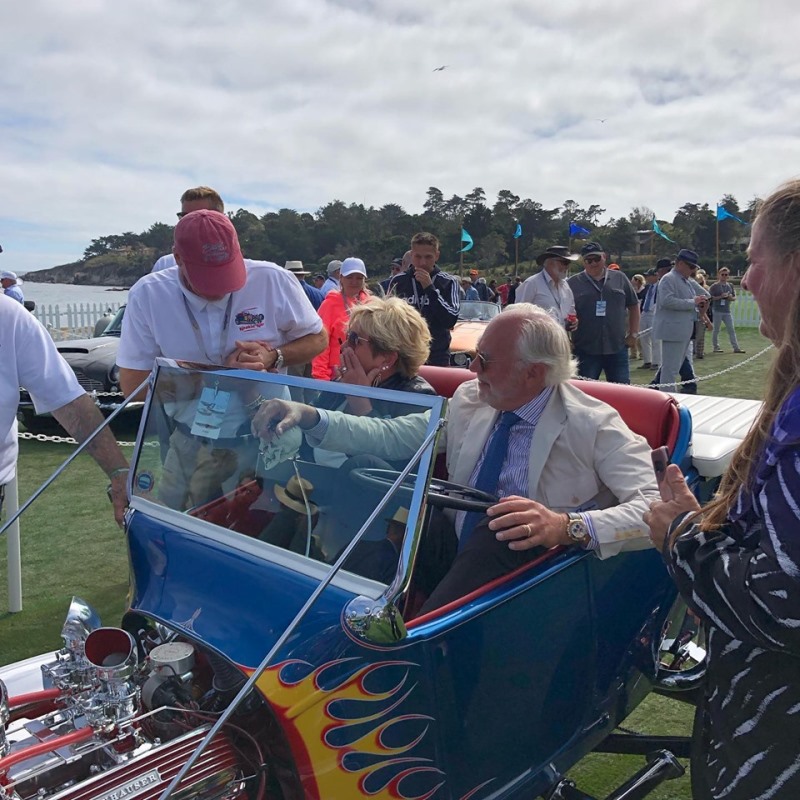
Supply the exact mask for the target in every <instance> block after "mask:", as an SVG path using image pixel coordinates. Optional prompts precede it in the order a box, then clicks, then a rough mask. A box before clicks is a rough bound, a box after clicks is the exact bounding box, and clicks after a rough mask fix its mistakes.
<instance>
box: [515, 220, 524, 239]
mask: <svg viewBox="0 0 800 800" xmlns="http://www.w3.org/2000/svg"><path fill="white" fill-rule="evenodd" d="M520 236H522V225H520V224H519V222H518V223H517V229H516V230H515V231H514V238H515V239H519V237H520Z"/></svg>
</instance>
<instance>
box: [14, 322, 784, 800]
mask: <svg viewBox="0 0 800 800" xmlns="http://www.w3.org/2000/svg"><path fill="white" fill-rule="evenodd" d="M737 334H738V337H739V343H740V346H741V347H743V348H744V349H745V350H747V355H738V354H734V353H731V352H730V347H729V346H728V343H727V340H726V341H725V348H726V350H727V352H726V353H723V354H714V353H712V352H711V349H712V348H711V337H710V335H708V336H707V337H706V356H705V358H704V359H703V360H702V361H697V362H696V363H695V370H696V372H697V374H698V375H699V376H700V377H701V378H702V377H703V376H706V375H711V374H712V373H717V372H720V371H722V370H725V369H727V368H729V367H732V366H735V365H737V364H740V363H741V362H742V361H744V360H745V359H749V358H750V357H751V356H753V355H755V354H756V353H758V352H759V351H761V350H763V349H764V348H765V347H767V345H768V342H767V341H766V340H765V339H764V338H763V337H762V336H761V335H760V334H759V333H758V331H757V330H756V329H752V328H751V329H747V328H742V329H740V330H738V331H737ZM773 356H774V350H770V351H768V352H766V353H764V354H762V355H761V356H759V357H758V358H756V359H754V360H753V361H751V362H750V363H748V364H746V365H744V366H742V367H741V368H737V369H735V370H734V371H732V372H729V373H726V374H724V375H721V376H719V377H715V378H712V379H710V380H707V381H701V383H700V385H699V391H700V393H701V394H707V395H715V396H732V397H746V398H759V397H760V396H761V392H762V391H763V387H764V380H765V375H766V372H767V368H768V366H769V364H770V363H771V360H772V358H773ZM640 363H641V362H636V361H632V362H631V376H632V380H633V382H634V383H636V384H640V385H644V384H646V383H648V382H649V381H650V380H651V379H652V376H653V373H652V372H649V371H645V370H639V369H637V366H638V365H639V364H640ZM119 435H120V437H122V438H124V439H125V440H130V439H131V438H132V436H133V434H132V433H131V432H130V431H127V430H126V431H123V432H120V434H119ZM71 451H72V447H71V446H70V445H65V444H56V443H50V442H47V443H43V442H38V441H23V442H21V446H20V459H19V478H20V501H21V502H23V501H24V500H25V498H27V497H28V496H29V495H30V494H31V493H32V492H33V491H34V490H35V489H36V488H37V487H38V486H40V485H41V483H42V482H43V481H44V480H45V479H46V478H47V477H48V476H49V475H50V474H51V473H52V472H53V471H54V470H55V468H56V467H57V466H58V465H59V464H60V463H61V462H62V461H63V460H64V459H65V458H66V457H67V456H68V455H69V453H70V452H71ZM128 455H130V452H128ZM105 486H106V481H105V479H104V476H103V475H102V473H101V472H100V470H99V468H98V467H97V465H96V464H95V463H94V461H93V460H92V459H91V458H89V457H88V456H81V457H80V458H79V459H78V460H77V461H76V462H75V463H74V464H72V465H71V466H70V467H69V469H68V470H67V471H66V472H65V473H64V475H62V476H61V477H60V478H59V479H58V480H57V481H56V483H55V485H54V486H53V487H52V488H51V489H50V490H48V491H47V492H45V493H44V495H43V496H42V497H41V498H40V499H39V500H38V501H37V502H36V503H35V504H34V505H33V507H32V509H31V510H29V511H28V512H27V513H26V514H25V515H24V516H23V517H22V519H21V523H20V524H21V529H22V569H23V611H22V612H21V613H19V614H10V613H9V612H8V600H7V593H6V590H5V587H6V585H7V581H6V577H7V562H6V548H5V545H4V543H3V542H2V541H0V584H2V589H0V665H4V664H8V663H11V662H14V661H17V660H19V659H22V658H25V657H27V656H30V655H34V654H37V653H41V652H44V651H46V650H49V649H57V648H58V647H60V644H61V640H60V635H59V634H60V630H61V625H62V622H63V619H64V615H65V613H66V610H67V607H68V604H69V600H70V598H71V597H72V595H73V594H77V595H79V596H81V597H83V599H85V600H87V601H88V602H89V603H91V604H92V605H93V606H94V607H95V608H96V609H97V610H98V611H99V612H100V615H101V618H102V619H103V621H104V623H105V624H107V625H116V624H118V623H119V620H120V616H121V614H122V611H123V610H124V608H125V598H126V592H127V587H128V564H127V554H126V549H125V541H124V537H123V535H122V533H121V532H120V531H119V529H118V528H117V527H116V525H115V524H114V520H113V516H112V513H111V506H110V504H109V502H108V499H107V498H106V495H105ZM691 721H692V711H691V709H690V708H689V706H686V705H684V704H682V703H678V702H676V701H670V700H667V699H665V698H660V697H655V696H651V697H650V698H648V699H647V700H646V701H645V702H644V703H643V704H642V705H641V706H640V707H639V708H638V709H637V710H636V712H635V713H634V715H632V716H631V717H630V718H629V719H628V720H627V721H626V723H625V725H626V727H628V728H632V729H634V730H638V731H642V732H648V733H657V734H667V733H688V732H689V730H690V729H691ZM642 763H643V760H642V759H641V758H638V757H625V756H616V755H613V756H612V755H601V754H595V755H591V756H589V757H588V758H586V759H584V760H583V761H582V762H581V763H580V764H579V765H578V766H577V767H575V768H574V769H573V770H572V772H571V774H570V777H572V778H573V779H575V780H576V781H577V782H578V785H579V787H580V788H582V789H583V790H584V791H586V792H589V793H591V794H593V795H595V796H604V795H605V794H607V793H608V792H610V791H611V790H612V789H614V788H615V787H616V786H617V785H619V784H620V783H621V782H622V781H623V780H624V779H625V778H626V777H627V776H629V775H630V773H631V772H632V771H633V770H634V769H636V768H637V767H638V766H640V765H641V764H642ZM652 796H653V797H654V798H660V799H661V800H667V799H669V800H690V798H691V792H690V789H689V781H688V778H682V779H680V780H678V781H672V782H669V783H666V784H664V785H663V786H662V788H661V789H660V790H659V791H658V792H656V793H654V794H653V795H652Z"/></svg>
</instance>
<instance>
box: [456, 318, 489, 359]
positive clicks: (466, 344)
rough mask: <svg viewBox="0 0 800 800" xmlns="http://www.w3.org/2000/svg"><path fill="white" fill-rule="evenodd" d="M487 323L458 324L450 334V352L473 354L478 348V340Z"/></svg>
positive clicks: (465, 322)
mask: <svg viewBox="0 0 800 800" xmlns="http://www.w3.org/2000/svg"><path fill="white" fill-rule="evenodd" d="M487 324H488V322H479V321H477V320H476V321H473V322H467V321H464V322H458V323H456V326H455V328H453V332H452V334H451V340H450V352H452V353H456V352H460V351H463V352H469V353H474V352H475V348H476V347H477V346H478V339H480V338H481V336H483V332H484V331H485V330H486V325H487Z"/></svg>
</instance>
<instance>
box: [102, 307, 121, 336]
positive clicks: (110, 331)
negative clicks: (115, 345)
mask: <svg viewBox="0 0 800 800" xmlns="http://www.w3.org/2000/svg"><path fill="white" fill-rule="evenodd" d="M124 316H125V306H120V308H119V309H118V310H117V313H116V314H114V319H112V320H111V322H109V323H108V327H107V328H106V329H105V330H104V331H103V333H102V334H100V335H101V336H117V337H119V336H120V335H121V333H122V318H123V317H124Z"/></svg>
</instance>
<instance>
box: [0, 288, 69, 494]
mask: <svg viewBox="0 0 800 800" xmlns="http://www.w3.org/2000/svg"><path fill="white" fill-rule="evenodd" d="M20 386H24V387H25V388H26V389H27V390H28V391H29V392H30V395H31V398H32V399H33V404H34V406H35V408H36V411H37V412H38V413H39V414H44V413H46V412H48V411H53V410H55V409H57V408H61V407H62V406H65V405H66V404H67V403H70V402H72V401H73V400H75V399H76V398H78V397H80V396H81V395H82V394H83V389H82V388H81V386H80V384H79V383H78V379H77V378H76V377H75V373H74V372H73V371H72V370H71V369H70V367H69V364H67V362H66V361H64V359H63V358H62V357H61V354H60V353H59V352H58V350H56V346H55V344H53V340H52V339H51V338H50V334H49V333H48V332H47V331H46V330H45V328H44V327H43V326H42V325H41V324H40V323H39V321H38V320H37V319H36V317H34V316H33V314H31V313H30V312H29V311H27V310H26V309H25V308H24V307H23V306H21V305H20V304H19V303H18V302H17V301H16V300H12V299H10V298H8V297H5V296H4V295H0V485H2V484H6V483H8V482H9V481H10V480H11V479H12V478H13V477H14V472H15V470H16V464H17V453H18V450H19V447H18V444H17V406H18V405H19V387H20Z"/></svg>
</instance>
